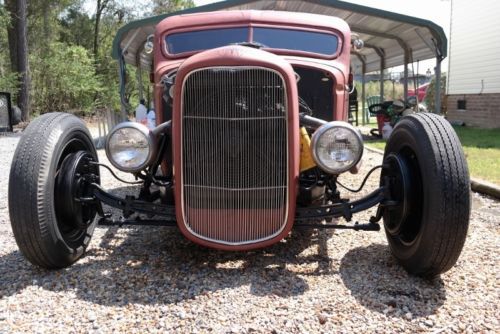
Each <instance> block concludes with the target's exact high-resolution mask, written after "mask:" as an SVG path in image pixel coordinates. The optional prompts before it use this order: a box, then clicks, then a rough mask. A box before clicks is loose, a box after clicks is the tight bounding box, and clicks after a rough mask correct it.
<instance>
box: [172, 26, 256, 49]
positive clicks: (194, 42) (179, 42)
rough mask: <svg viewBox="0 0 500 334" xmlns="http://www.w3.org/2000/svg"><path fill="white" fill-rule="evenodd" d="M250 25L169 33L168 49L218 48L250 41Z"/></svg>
mask: <svg viewBox="0 0 500 334" xmlns="http://www.w3.org/2000/svg"><path fill="white" fill-rule="evenodd" d="M248 30H249V28H248V27H243V28H222V29H208V30H200V31H187V32H180V33H174V34H171V35H168V36H167V37H166V42H167V49H168V52H169V53H170V54H179V53H184V52H191V51H200V50H208V49H214V48H218V47H220V46H225V45H229V44H233V43H238V42H245V41H248Z"/></svg>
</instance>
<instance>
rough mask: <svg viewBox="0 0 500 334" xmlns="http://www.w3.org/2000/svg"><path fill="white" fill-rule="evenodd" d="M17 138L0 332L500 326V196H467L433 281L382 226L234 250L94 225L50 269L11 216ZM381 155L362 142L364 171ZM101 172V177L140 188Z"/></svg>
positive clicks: (1, 217)
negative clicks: (24, 249) (33, 259)
mask: <svg viewBox="0 0 500 334" xmlns="http://www.w3.org/2000/svg"><path fill="white" fill-rule="evenodd" d="M18 139H19V138H18V136H17V135H10V136H1V137H0V173H1V174H2V176H3V177H2V178H0V333H11V332H40V333H44V332H47V333H49V332H50V333H55V332H61V333H67V332H96V333H101V332H102V333H106V332H131V333H143V332H190V333H206V332H211V333H228V332H231V333H253V332H255V333H332V332H345V333H352V332H354V331H356V332H358V333H365V332H408V333H414V332H432V333H440V332H469V333H472V332H479V331H484V332H497V333H498V332H500V325H499V319H500V310H499V300H500V271H499V270H498V268H500V256H499V255H500V254H499V245H500V238H499V237H500V228H499V227H500V224H499V217H500V203H499V202H496V201H493V200H491V199H488V198H486V197H483V196H480V195H478V194H473V195H472V197H473V207H474V209H473V211H472V220H471V226H470V229H469V236H468V239H467V242H466V244H465V249H464V251H463V253H462V256H461V257H460V259H459V261H458V263H457V265H456V266H455V267H454V268H453V269H452V270H450V271H449V272H447V273H446V274H444V275H442V276H441V278H438V279H435V280H434V281H426V280H423V279H419V278H415V277H411V276H409V275H408V274H407V273H406V272H405V271H404V270H403V269H401V268H400V267H399V266H398V265H397V263H395V260H394V259H393V258H392V257H391V255H390V254H389V250H388V248H387V243H386V240H385V235H384V233H383V232H354V231H320V232H311V233H308V232H300V233H298V232H294V233H293V234H292V235H291V236H290V237H289V238H287V239H286V240H285V241H283V242H280V243H279V244H277V245H274V246H272V247H270V248H267V249H264V250H260V251H253V252H247V253H228V252H220V251H215V250H210V249H205V248H202V247H199V246H197V245H195V244H193V243H191V242H189V241H187V240H186V239H185V238H184V237H182V236H181V235H180V233H179V232H178V231H177V230H175V229H173V228H158V227H137V228H122V229H116V228H107V227H106V228H103V227H98V228H97V229H96V232H95V234H94V238H93V240H92V242H91V245H90V247H89V249H88V252H87V255H86V256H85V257H84V258H83V259H81V260H80V261H79V262H77V263H76V264H75V265H73V266H72V267H70V268H67V269H64V270H59V271H46V270H41V269H38V268H35V267H33V266H32V265H30V264H29V263H28V262H27V261H26V260H25V259H24V258H23V257H22V256H21V254H20V253H19V251H18V249H17V247H16V243H15V241H14V237H13V235H12V231H11V227H10V222H9V217H8V209H7V183H8V173H9V168H10V162H11V160H12V155H13V152H14V149H15V146H16V144H17V141H18ZM100 156H101V160H103V161H104V160H105V155H104V152H102V151H101V152H100ZM380 161H381V156H380V155H378V154H376V153H371V152H366V153H365V157H364V166H363V170H362V171H361V174H362V175H363V174H364V173H365V172H366V171H367V170H368V169H369V168H370V167H371V166H374V165H376V164H379V163H380ZM102 173H103V180H104V186H105V187H107V188H109V189H114V191H115V192H124V191H130V192H133V191H134V190H135V189H134V188H130V187H122V185H121V184H120V183H117V182H115V181H114V180H113V179H112V178H111V177H110V175H109V174H108V173H107V172H105V171H102ZM121 175H123V174H121ZM124 177H127V175H125V176H124ZM377 178H378V175H375V176H373V177H372V178H371V180H370V182H369V184H368V187H367V188H370V186H371V187H374V186H376V184H377V183H378V181H377ZM342 180H343V181H345V183H346V184H350V185H352V186H355V185H357V184H358V183H359V181H360V180H359V177H352V176H350V175H345V176H342ZM367 190H368V189H367ZM373 211H374V210H371V211H369V212H366V213H364V214H359V215H357V216H356V217H355V218H356V219H358V220H359V221H360V222H366V221H367V219H368V218H369V216H370V215H372V214H374V212H373Z"/></svg>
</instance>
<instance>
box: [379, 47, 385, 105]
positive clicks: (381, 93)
mask: <svg viewBox="0 0 500 334" xmlns="http://www.w3.org/2000/svg"><path fill="white" fill-rule="evenodd" d="M384 68H385V57H384V54H383V53H380V103H382V102H384Z"/></svg>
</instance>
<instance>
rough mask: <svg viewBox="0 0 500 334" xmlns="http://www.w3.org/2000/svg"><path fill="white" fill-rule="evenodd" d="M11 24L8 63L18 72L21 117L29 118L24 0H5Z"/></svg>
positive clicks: (18, 100) (25, 119)
mask: <svg viewBox="0 0 500 334" xmlns="http://www.w3.org/2000/svg"><path fill="white" fill-rule="evenodd" d="M5 7H6V8H7V10H8V11H9V14H10V19H11V24H10V25H9V28H8V29H7V32H8V38H9V50H10V63H11V68H12V71H13V72H17V73H19V87H18V91H17V104H18V106H19V108H20V109H21V112H22V114H21V118H22V120H23V121H27V120H28V118H29V94H28V89H29V82H30V80H29V74H28V37H27V25H26V0H6V1H5Z"/></svg>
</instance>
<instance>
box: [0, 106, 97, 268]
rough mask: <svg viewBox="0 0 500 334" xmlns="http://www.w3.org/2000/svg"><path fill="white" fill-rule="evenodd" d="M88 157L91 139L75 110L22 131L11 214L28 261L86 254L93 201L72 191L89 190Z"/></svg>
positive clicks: (63, 262) (58, 262)
mask: <svg viewBox="0 0 500 334" xmlns="http://www.w3.org/2000/svg"><path fill="white" fill-rule="evenodd" d="M91 160H92V161H96V162H97V153H96V150H95V148H94V144H93V142H92V139H91V136H90V134H89V132H88V130H87V128H86V126H85V124H84V123H83V122H82V121H81V120H80V119H78V118H77V117H75V116H72V115H70V114H65V113H49V114H45V115H42V116H40V117H38V118H37V119H35V120H34V121H33V122H31V123H30V125H29V126H28V127H27V128H26V130H25V131H24V134H23V136H22V138H21V140H20V141H19V144H18V145H17V149H16V151H15V153H14V158H13V162H12V166H11V170H10V178H9V214H10V221H11V225H12V230H13V233H14V237H15V239H16V242H17V245H18V246H19V249H20V250H21V252H22V254H23V255H24V256H25V257H26V258H27V259H28V260H29V261H30V262H31V263H33V264H35V265H37V266H40V267H43V268H47V269H56V268H63V267H67V266H69V265H71V264H72V263H74V262H75V261H77V260H78V259H79V258H80V257H81V256H82V255H83V254H84V252H85V249H86V248H87V246H88V244H89V242H90V238H91V236H92V234H93V231H94V228H95V222H94V218H95V215H96V211H97V206H96V205H95V204H82V203H80V202H78V201H75V197H79V196H84V195H89V193H88V192H89V189H88V188H86V186H85V185H84V183H82V180H81V178H80V177H81V176H82V174H85V173H90V174H94V175H98V168H97V167H96V166H95V165H91V164H89V163H88V162H89V161H91ZM96 182H98V180H96Z"/></svg>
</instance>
